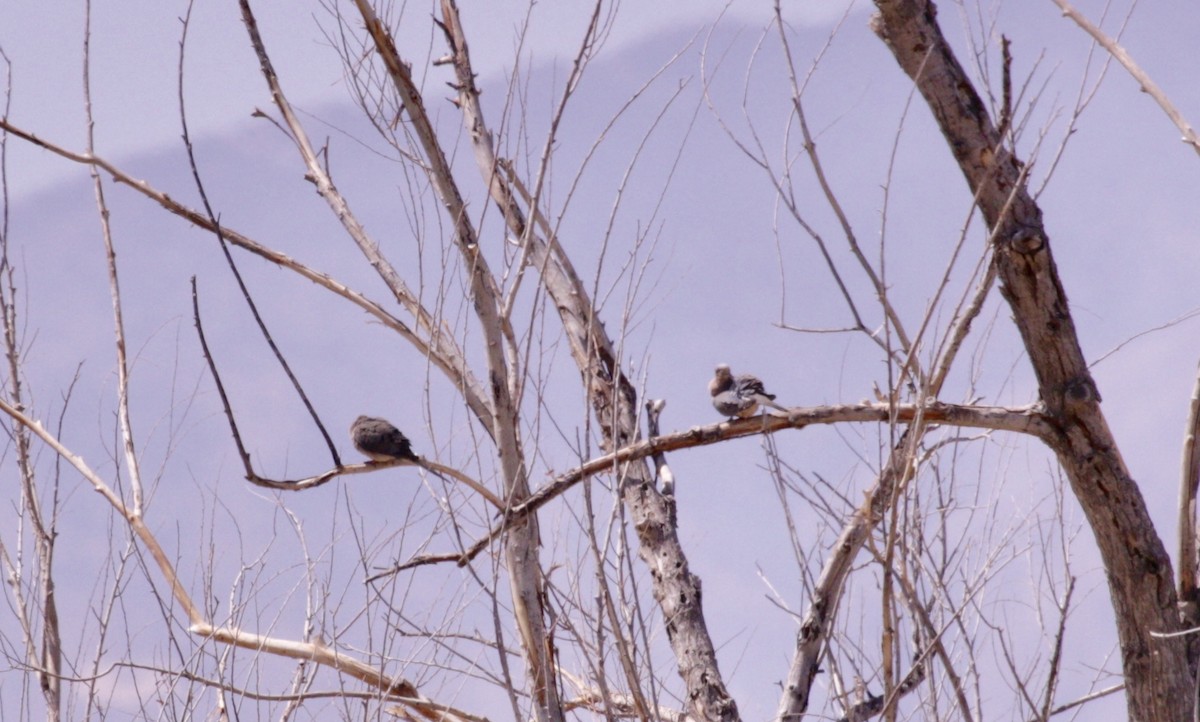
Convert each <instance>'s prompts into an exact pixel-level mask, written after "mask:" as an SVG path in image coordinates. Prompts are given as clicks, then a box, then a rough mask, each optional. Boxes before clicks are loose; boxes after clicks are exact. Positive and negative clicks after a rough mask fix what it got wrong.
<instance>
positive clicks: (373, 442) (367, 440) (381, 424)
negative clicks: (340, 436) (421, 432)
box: [350, 416, 420, 461]
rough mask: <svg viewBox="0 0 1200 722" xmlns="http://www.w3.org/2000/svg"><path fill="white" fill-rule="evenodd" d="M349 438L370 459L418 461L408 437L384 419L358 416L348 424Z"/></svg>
mask: <svg viewBox="0 0 1200 722" xmlns="http://www.w3.org/2000/svg"><path fill="white" fill-rule="evenodd" d="M350 440H351V441H353V442H354V448H356V449H358V450H359V451H361V452H362V453H364V454H366V455H367V456H368V457H370V459H371V460H372V461H394V460H396V459H403V460H405V461H420V459H419V458H418V457H417V455H416V454H414V453H413V450H412V443H411V442H409V440H408V437H407V436H405V435H404V434H403V433H401V431H400V429H397V428H396V427H395V426H392V424H391V423H390V422H388V421H387V420H386V419H377V418H375V417H372V416H359V417H358V418H357V419H355V420H354V423H353V424H350Z"/></svg>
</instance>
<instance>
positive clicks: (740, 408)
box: [708, 364, 788, 419]
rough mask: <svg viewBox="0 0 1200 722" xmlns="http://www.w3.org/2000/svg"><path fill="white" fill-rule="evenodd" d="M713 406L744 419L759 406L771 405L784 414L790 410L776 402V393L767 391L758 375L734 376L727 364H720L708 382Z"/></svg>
mask: <svg viewBox="0 0 1200 722" xmlns="http://www.w3.org/2000/svg"><path fill="white" fill-rule="evenodd" d="M708 392H709V393H710V394H712V403H713V408H715V409H716V410H717V411H718V412H719V413H721V414H722V415H724V416H728V417H729V418H739V419H744V418H746V417H747V416H753V415H754V414H755V413H757V412H758V408H759V406H769V407H770V408H772V409H775V410H777V411H782V412H783V413H784V414H787V413H788V410H787V408H786V407H784V406H780V405H779V404H777V403H775V394H769V393H767V391H766V389H764V388H763V382H762V381H760V380H759V379H758V377H757V376H751V375H750V374H741V375H739V376H734V375H733V372H732V371H730V370H729V366H727V365H726V364H719V365H718V366H717V370H716V373H715V375H714V376H713V378H712V381H709V382H708Z"/></svg>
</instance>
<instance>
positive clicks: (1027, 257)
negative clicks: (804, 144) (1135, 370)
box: [875, 0, 1194, 720]
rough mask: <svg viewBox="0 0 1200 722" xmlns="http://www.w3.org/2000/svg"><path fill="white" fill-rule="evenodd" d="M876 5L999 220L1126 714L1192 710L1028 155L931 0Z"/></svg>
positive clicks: (1147, 716)
mask: <svg viewBox="0 0 1200 722" xmlns="http://www.w3.org/2000/svg"><path fill="white" fill-rule="evenodd" d="M876 6H877V7H878V8H879V14H878V15H877V16H876V18H875V31H876V32H877V33H878V34H879V36H880V37H881V38H882V39H883V40H884V42H886V43H887V45H888V47H889V48H890V49H891V50H892V52H893V54H894V55H895V56H896V60H897V61H898V62H899V64H900V67H901V68H903V69H904V72H906V73H907V74H908V75H909V76H910V77H911V78H913V79H914V81H915V82H916V83H917V87H918V89H919V90H920V92H921V95H922V96H924V98H925V100H926V102H927V103H928V105H929V107H930V109H931V110H932V111H933V114H934V117H935V118H936V120H937V123H938V125H939V126H940V127H941V130H942V133H943V134H944V135H945V137H946V141H947V143H948V144H949V146H950V149H951V151H952V152H953V153H954V157H955V159H956V160H957V161H958V163H959V166H960V167H961V168H962V172H963V175H964V176H966V179H967V184H968V185H969V186H970V188H971V190H972V192H973V193H975V194H976V196H977V199H978V203H979V206H980V208H981V209H982V211H983V215H984V218H985V219H986V221H987V223H988V227H989V228H990V229H991V230H992V237H993V239H994V242H995V254H996V255H995V263H996V266H997V271H998V274H999V277H1000V279H1001V282H1002V285H1001V293H1002V294H1003V295H1004V298H1005V299H1006V300H1007V301H1008V303H1009V305H1010V306H1011V307H1012V312H1013V317H1014V321H1015V322H1016V324H1017V327H1018V329H1019V330H1020V333H1021V338H1022V339H1023V340H1024V343H1025V348H1026V350H1027V351H1028V353H1029V358H1030V361H1031V363H1032V364H1033V368H1034V371H1035V373H1036V375H1037V380H1038V386H1039V390H1040V392H1041V398H1042V401H1043V402H1044V403H1045V405H1046V411H1047V414H1048V417H1049V419H1050V421H1051V422H1052V423H1053V424H1055V425H1056V426H1057V427H1058V431H1059V433H1058V435H1057V439H1056V440H1055V441H1054V442H1053V443H1052V445H1053V446H1054V450H1055V452H1056V453H1057V454H1058V458H1059V461H1060V463H1061V464H1062V466H1063V469H1064V471H1065V472H1066V474H1067V477H1068V478H1069V479H1070V482H1071V488H1072V490H1073V491H1074V493H1075V495H1076V497H1077V498H1078V500H1079V503H1080V505H1081V506H1082V507H1083V510H1084V512H1085V514H1086V515H1087V519H1088V523H1089V524H1090V525H1091V528H1092V532H1093V533H1094V534H1095V537H1096V541H1097V543H1098V545H1099V548H1100V553H1101V556H1102V558H1103V561H1104V568H1105V571H1106V573H1107V576H1108V586H1109V592H1110V594H1111V596H1112V601H1113V610H1114V612H1115V613H1116V620H1117V633H1118V635H1119V638H1120V643H1121V658H1122V662H1123V665H1124V672H1125V685H1126V696H1127V700H1128V707H1129V716H1130V719H1137V720H1184V719H1191V718H1192V710H1193V707H1194V685H1193V673H1192V671H1191V670H1190V668H1189V665H1188V658H1187V654H1186V642H1185V641H1184V639H1183V638H1169V639H1163V638H1161V637H1154V636H1152V635H1151V632H1172V631H1177V630H1178V629H1179V627H1180V621H1179V612H1178V609H1177V604H1176V602H1177V599H1176V594H1175V588H1174V584H1173V580H1174V574H1173V571H1172V568H1171V560H1170V558H1169V557H1168V556H1167V552H1166V549H1165V547H1164V546H1163V543H1162V540H1161V539H1159V537H1158V535H1157V533H1156V532H1155V529H1154V525H1153V524H1152V522H1151V520H1150V516H1149V514H1148V513H1147V510H1146V505H1145V502H1144V500H1143V499H1142V495H1141V492H1140V490H1139V489H1138V486H1137V484H1136V483H1135V482H1134V480H1133V479H1132V478H1130V476H1129V471H1128V469H1126V467H1125V463H1124V461H1123V460H1122V458H1121V454H1120V452H1119V451H1118V449H1117V446H1116V442H1115V441H1114V439H1113V437H1112V434H1111V432H1110V431H1109V428H1108V424H1107V423H1106V422H1105V419H1104V414H1103V413H1102V412H1101V410H1100V394H1099V392H1098V391H1097V389H1096V385H1095V382H1094V381H1093V380H1092V377H1091V374H1090V373H1089V372H1088V367H1087V363H1086V361H1085V360H1084V357H1083V352H1082V351H1081V349H1080V346H1079V340H1078V338H1077V336H1076V333H1075V325H1074V322H1073V321H1072V319H1071V313H1070V309H1069V308H1068V306H1067V298H1066V294H1065V293H1064V292H1063V288H1062V284H1061V283H1060V281H1059V278H1058V271H1057V269H1056V267H1055V264H1054V258H1053V256H1052V255H1051V252H1050V243H1049V239H1048V238H1047V237H1046V233H1045V230H1044V229H1043V227H1042V214H1041V210H1040V209H1039V208H1038V206H1037V204H1036V202H1035V201H1034V200H1033V199H1032V198H1031V197H1030V196H1029V194H1028V193H1027V191H1026V189H1025V187H1024V178H1023V165H1022V163H1021V162H1020V161H1019V160H1017V159H1016V158H1015V157H1014V156H1013V155H1012V154H1011V153H1010V152H1009V151H1008V150H1006V149H1005V148H1004V146H1003V142H1002V140H1003V139H1002V138H1001V135H1000V133H999V132H997V130H996V128H995V127H994V126H993V125H992V123H991V120H990V119H989V117H988V115H987V112H986V110H985V108H984V106H983V103H982V102H981V100H980V98H979V95H978V94H977V93H976V92H975V89H974V88H973V86H972V85H971V82H970V80H969V79H968V78H967V76H966V74H965V73H964V72H963V70H962V67H961V66H960V65H959V64H958V61H957V60H956V59H955V57H954V55H953V53H952V51H951V49H950V47H949V45H948V44H947V43H946V40H945V38H944V37H943V36H942V33H941V30H940V29H939V27H938V25H937V19H936V16H937V10H936V8H935V7H934V5H933V3H932V2H929V1H928V0H876Z"/></svg>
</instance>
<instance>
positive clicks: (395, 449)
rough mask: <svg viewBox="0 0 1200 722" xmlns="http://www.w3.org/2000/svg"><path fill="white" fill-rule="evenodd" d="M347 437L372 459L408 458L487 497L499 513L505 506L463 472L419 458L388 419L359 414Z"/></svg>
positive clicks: (451, 481) (410, 443)
mask: <svg viewBox="0 0 1200 722" xmlns="http://www.w3.org/2000/svg"><path fill="white" fill-rule="evenodd" d="M350 440H351V441H353V442H354V448H356V449H358V450H359V451H361V452H362V453H363V454H366V455H367V456H368V457H369V458H370V459H371V461H375V462H385V461H411V462H412V463H414V464H416V465H417V466H419V467H421V468H422V469H425V470H426V471H431V472H433V473H434V474H437V475H438V476H440V477H442V478H443V479H445V480H446V481H448V482H450V483H454V482H456V481H457V482H461V483H463V484H465V485H467V486H468V487H470V488H471V489H472V490H473V491H474V492H475V493H477V494H479V495H480V496H482V497H483V498H485V499H487V500H488V501H489V502H491V503H492V505H493V506H495V507H496V508H497V509H499V510H500V511H501V512H503V511H504V509H505V504H504V501H503V500H502V499H501V498H500V497H498V496H496V495H495V494H493V493H492V492H491V490H489V489H488V488H487V487H485V486H484V485H483V484H480V483H479V482H478V481H475V480H474V479H472V478H471V477H469V476H467V475H466V474H464V473H462V472H460V471H458V470H457V469H452V468H450V467H449V466H443V465H442V464H438V463H436V462H433V461H429V460H428V459H422V458H421V457H419V456H417V455H416V454H414V453H413V450H412V442H410V441H409V440H408V437H407V436H405V435H404V434H403V432H401V431H400V429H397V428H396V427H395V426H392V424H391V422H389V421H388V420H387V419H378V418H375V417H373V416H360V417H358V418H357V419H355V420H354V423H353V424H350Z"/></svg>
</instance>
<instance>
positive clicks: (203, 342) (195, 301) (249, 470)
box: [192, 276, 254, 479]
mask: <svg viewBox="0 0 1200 722" xmlns="http://www.w3.org/2000/svg"><path fill="white" fill-rule="evenodd" d="M192 321H193V322H194V323H195V324H196V335H197V336H198V337H199V338H200V351H201V352H202V353H203V354H204V360H205V362H207V363H208V370H209V372H210V373H212V377H213V382H214V383H216V385H217V395H218V396H220V397H221V406H222V407H223V408H224V409H225V418H227V419H229V430H230V431H232V432H233V443H234V444H236V445H237V449H238V456H240V457H242V466H243V467H244V468H245V469H246V478H247V479H249V478H251V477H253V476H254V468H253V466H252V465H251V463H250V453H249V452H248V451H246V445H245V444H243V443H242V435H241V434H239V433H238V428H237V421H235V420H234V418H233V408H232V407H230V405H229V395H228V394H226V393H225V384H223V383H221V374H219V373H217V364H216V362H214V361H213V357H212V353H211V352H209V350H208V340H207V339H205V338H204V326H203V325H202V324H201V323H200V294H199V293H198V292H197V291H196V277H195V276H192Z"/></svg>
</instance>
